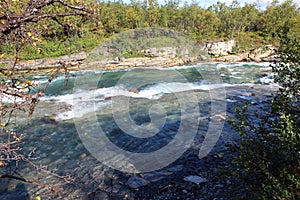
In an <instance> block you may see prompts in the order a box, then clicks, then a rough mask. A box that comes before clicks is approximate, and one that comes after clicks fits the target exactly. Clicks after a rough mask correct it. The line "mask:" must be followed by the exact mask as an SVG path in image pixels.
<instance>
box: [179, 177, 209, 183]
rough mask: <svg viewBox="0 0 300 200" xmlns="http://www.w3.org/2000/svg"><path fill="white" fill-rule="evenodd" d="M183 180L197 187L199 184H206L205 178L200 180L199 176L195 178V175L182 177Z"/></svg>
mask: <svg viewBox="0 0 300 200" xmlns="http://www.w3.org/2000/svg"><path fill="white" fill-rule="evenodd" d="M183 180H185V181H189V182H192V183H195V184H197V185H199V184H200V183H205V182H207V179H206V178H202V177H200V176H195V175H190V176H187V177H184V179H183Z"/></svg>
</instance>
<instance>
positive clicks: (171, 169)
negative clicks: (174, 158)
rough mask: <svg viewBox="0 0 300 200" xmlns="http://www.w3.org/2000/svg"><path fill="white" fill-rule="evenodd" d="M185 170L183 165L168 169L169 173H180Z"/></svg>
mask: <svg viewBox="0 0 300 200" xmlns="http://www.w3.org/2000/svg"><path fill="white" fill-rule="evenodd" d="M182 170H183V165H176V166H174V167H170V168H169V169H168V171H169V172H180V171H182Z"/></svg>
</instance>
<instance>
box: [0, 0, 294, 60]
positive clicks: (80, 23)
mask: <svg viewBox="0 0 300 200" xmlns="http://www.w3.org/2000/svg"><path fill="white" fill-rule="evenodd" d="M4 2H5V1H4ZM28 2H29V0H22V1H12V2H10V3H9V4H7V5H5V3H2V6H1V7H0V15H3V16H2V17H0V22H1V26H4V27H5V26H6V25H7V19H6V18H4V16H5V13H11V14H16V15H17V14H20V13H22V12H24V10H25V9H26V6H27V3H28ZM64 2H67V3H69V4H70V5H76V6H78V7H80V6H83V7H85V8H87V9H89V10H90V12H89V14H88V15H83V14H82V13H81V14H80V13H77V14H75V15H72V13H71V9H72V8H68V7H65V5H63V4H61V3H59V1H57V2H55V3H54V4H51V5H50V6H48V7H46V8H43V9H42V10H41V14H43V13H44V14H48V15H49V16H47V17H46V16H44V19H41V20H37V19H34V20H33V21H28V22H30V23H28V24H26V27H22V29H23V30H24V31H26V32H29V33H28V34H30V37H34V36H37V37H35V41H33V42H32V43H31V45H29V46H27V48H26V50H24V53H23V57H24V58H28V59H33V58H39V57H51V56H58V55H63V54H66V53H69V52H75V51H80V50H87V51H88V50H89V49H91V48H93V47H94V46H95V45H97V44H99V43H100V42H101V41H103V39H104V38H107V37H109V36H111V35H113V34H115V33H119V32H122V31H126V30H129V29H135V28H142V27H160V28H168V29H171V30H176V31H180V32H183V33H186V34H187V35H189V36H190V37H191V38H193V39H195V40H197V41H199V42H205V41H211V40H226V39H230V38H236V39H237V41H238V45H239V48H240V49H241V50H243V49H245V48H249V47H251V46H253V45H254V46H255V45H261V44H270V43H271V44H275V45H278V44H279V40H278V36H279V35H280V33H281V32H282V31H283V30H285V29H289V31H288V32H289V34H290V35H293V36H297V37H298V36H299V35H300V12H299V9H298V6H297V5H296V4H295V3H294V2H293V1H292V0H287V1H285V2H283V3H279V1H278V0H273V1H272V2H271V3H270V4H269V5H268V6H267V7H266V8H263V9H262V8H260V7H259V6H258V4H256V3H253V4H247V3H246V4H245V5H244V4H243V5H242V4H240V3H239V2H238V1H236V0H234V1H233V2H232V3H231V4H230V5H227V4H225V3H220V2H218V3H217V4H214V5H212V6H210V7H208V8H202V7H201V6H200V5H199V4H197V3H187V2H185V3H182V2H181V1H180V0H168V1H166V2H165V3H163V4H160V3H159V1H158V0H144V1H135V0H132V1H131V3H130V4H126V3H123V2H122V1H113V2H112V1H97V0H90V1H83V0H66V1H64ZM59 12H70V13H68V15H67V16H65V15H55V13H59ZM34 14H35V13H32V15H34ZM51 14H52V16H51ZM36 21H39V23H36ZM1 26H0V27H1ZM33 27H34V28H33ZM32 30H34V32H33V31H32ZM5 31H6V30H4V29H3V30H1V32H2V33H3V32H5ZM27 36H29V35H27ZM10 37H14V36H10ZM0 40H1V43H2V44H5V45H2V46H1V47H0V52H1V54H3V53H6V55H11V54H13V53H14V52H11V51H12V50H11V49H14V48H11V46H12V45H16V44H12V43H11V42H10V41H11V40H10V38H3V37H2V38H0ZM95 41H96V42H95Z"/></svg>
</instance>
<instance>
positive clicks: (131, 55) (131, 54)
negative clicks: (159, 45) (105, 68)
mask: <svg viewBox="0 0 300 200" xmlns="http://www.w3.org/2000/svg"><path fill="white" fill-rule="evenodd" d="M122 56H123V57H124V58H138V57H144V56H145V54H144V53H141V52H139V51H125V52H124V53H123V54H122Z"/></svg>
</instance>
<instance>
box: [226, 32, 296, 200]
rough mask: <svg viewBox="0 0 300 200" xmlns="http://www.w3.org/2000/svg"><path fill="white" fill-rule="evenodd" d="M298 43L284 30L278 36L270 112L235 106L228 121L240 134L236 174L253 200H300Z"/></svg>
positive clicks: (245, 106)
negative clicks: (233, 117)
mask: <svg viewBox="0 0 300 200" xmlns="http://www.w3.org/2000/svg"><path fill="white" fill-rule="evenodd" d="M299 42H300V41H299V40H298V39H291V38H289V37H288V31H286V32H285V33H284V34H283V35H281V48H280V55H281V58H282V62H279V63H276V64H275V65H273V66H272V67H273V71H274V73H276V74H277V76H276V79H275V81H276V82H277V83H278V84H279V85H280V89H279V91H278V93H276V95H275V96H274V98H273V100H272V102H271V107H270V110H269V112H270V113H269V114H267V113H266V114H264V115H262V116H261V115H258V114H255V115H253V114H252V113H249V112H248V111H247V107H248V106H247V104H245V105H244V106H243V108H242V109H238V108H237V109H236V120H235V122H234V123H232V126H233V127H234V129H235V130H236V131H238V132H239V134H240V136H241V140H240V142H239V145H238V146H236V148H237V149H238V150H239V152H240V154H239V156H238V157H237V158H236V159H235V162H236V164H237V165H238V166H239V168H240V171H239V172H238V173H239V175H240V176H241V177H242V178H244V179H245V180H246V182H247V184H248V185H249V186H250V188H251V189H252V193H253V195H254V196H255V198H256V199H300V105H299V104H300V101H299V100H300V90H299V88H300V87H299V86H300V85H299V84H300V80H299V79H300V59H299V56H300V45H299V44H300V43H299ZM267 111H268V110H267ZM255 121H256V123H255ZM257 121H259V122H260V123H257Z"/></svg>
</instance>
